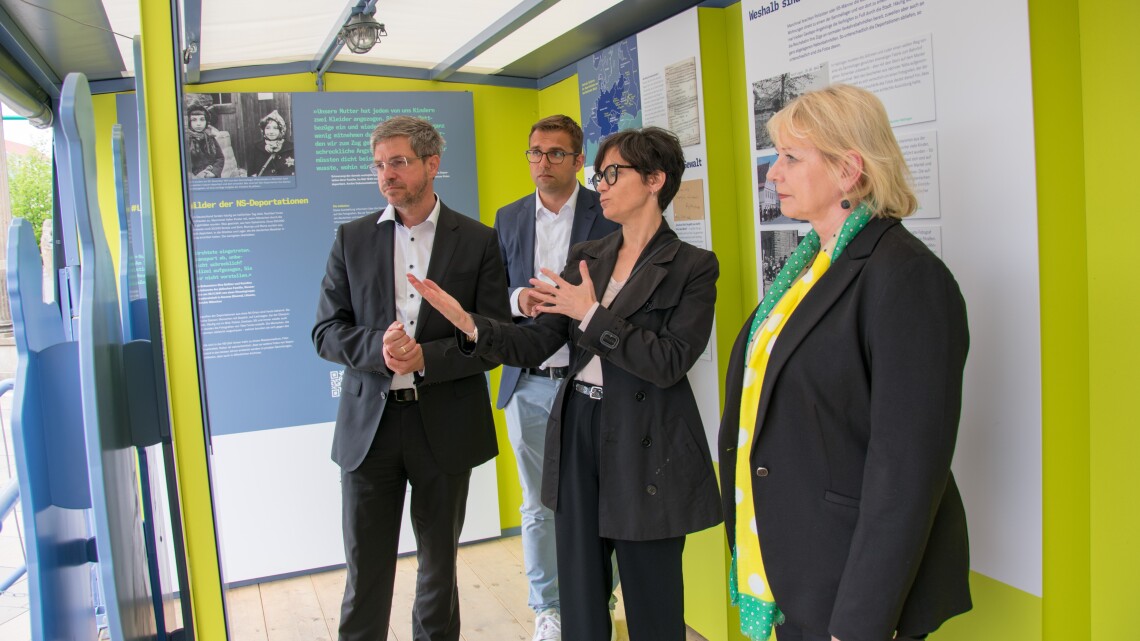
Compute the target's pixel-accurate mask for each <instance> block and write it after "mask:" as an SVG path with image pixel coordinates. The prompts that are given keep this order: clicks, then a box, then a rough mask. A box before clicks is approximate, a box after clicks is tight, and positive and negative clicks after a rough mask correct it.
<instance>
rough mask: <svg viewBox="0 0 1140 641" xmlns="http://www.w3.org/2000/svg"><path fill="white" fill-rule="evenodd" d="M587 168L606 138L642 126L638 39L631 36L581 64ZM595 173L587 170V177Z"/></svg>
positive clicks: (591, 163)
mask: <svg viewBox="0 0 1140 641" xmlns="http://www.w3.org/2000/svg"><path fill="white" fill-rule="evenodd" d="M578 83H579V87H580V95H581V100H582V132H583V134H584V135H585V147H586V166H587V167H591V166H592V165H593V163H594V155H595V154H596V153H597V151H598V145H599V143H600V141H601V140H602V139H603V138H605V137H606V136H608V135H610V134H612V133H614V132H617V131H621V130H622V129H631V128H636V127H640V126H641V80H640V78H639V77H638V73H637V36H630V37H629V38H626V39H625V40H622V41H621V42H618V43H617V44H614V45H611V46H609V47H606V48H605V49H602V50H601V51H599V52H597V53H595V54H594V55H592V56H590V57H589V58H584V59H582V60H581V61H579V62H578ZM592 173H593V172H592V171H591V170H589V169H587V171H586V174H587V175H591V174H592Z"/></svg>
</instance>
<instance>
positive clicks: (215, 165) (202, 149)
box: [182, 94, 235, 180]
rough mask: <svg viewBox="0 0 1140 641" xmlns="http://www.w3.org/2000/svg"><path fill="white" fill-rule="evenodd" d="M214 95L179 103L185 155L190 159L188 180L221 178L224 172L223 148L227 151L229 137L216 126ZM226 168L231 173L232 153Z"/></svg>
mask: <svg viewBox="0 0 1140 641" xmlns="http://www.w3.org/2000/svg"><path fill="white" fill-rule="evenodd" d="M214 95H217V94H214ZM214 95H211V94H187V95H186V96H184V97H183V99H182V107H183V109H184V110H185V127H186V129H185V131H184V134H185V138H186V152H187V154H188V156H189V159H190V167H189V168H188V169H187V171H188V172H189V174H190V179H191V180H198V179H207V178H221V177H223V176H224V175H225V172H226V169H227V160H226V154H225V152H224V151H223V148H224V149H225V150H229V149H230V135H229V133H227V132H226V131H224V130H221V129H219V128H218V127H217V126H216V124H217V122H216V120H217V113H218V112H217V110H216V109H214ZM228 166H229V169H230V170H231V171H233V170H234V169H235V163H234V160H233V152H232V151H230V154H229V161H228Z"/></svg>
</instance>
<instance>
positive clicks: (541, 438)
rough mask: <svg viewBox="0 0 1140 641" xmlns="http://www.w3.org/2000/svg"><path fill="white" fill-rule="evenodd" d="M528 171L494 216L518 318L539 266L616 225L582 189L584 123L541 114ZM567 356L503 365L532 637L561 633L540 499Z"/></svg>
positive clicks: (552, 639) (561, 260) (502, 402)
mask: <svg viewBox="0 0 1140 641" xmlns="http://www.w3.org/2000/svg"><path fill="white" fill-rule="evenodd" d="M529 143H530V146H529V148H528V149H527V151H526V158H527V160H528V161H530V176H531V178H532V179H533V180H534V184H535V187H536V191H535V192H534V193H531V194H527V195H526V196H524V197H522V198H520V199H519V200H516V201H515V202H513V203H511V204H509V205H507V206H505V207H503V208H502V209H500V210H499V213H498V214H497V215H496V216H495V231H496V232H498V236H499V247H500V249H501V250H502V255H503V264H504V265H506V267H507V279H508V281H509V284H508V292H509V294H510V299H511V314H512V315H513V316H514V319H515V322H516V323H518V324H527V323H530V322H531V321H532V319H533V317H534V316H535V311H534V307H535V300H534V299H533V298H531V296H530V294H531V291H532V290H531V287H530V279H531V278H534V277H536V276H537V277H540V278H545V277H544V276H542V275H541V274H540V272H539V269H540V268H542V267H546V268H548V269H551V270H554V271H556V272H559V271H561V270H562V268H563V266H564V265H565V264H566V255H567V253H568V252H569V250H570V246H571V245H574V244H577V243H580V242H583V241H586V240H594V239H597V238H601V237H603V236H605V235H607V234H609V233H611V232H613V231H617V229H618V225H617V224H616V223H613V222H611V221H609V220H607V219H606V218H605V217H604V216H602V208H601V205H599V204H598V194H597V193H596V192H593V191H591V190H589V189H583V188H582V186H581V184H579V183H578V178H577V174H578V172H579V171H580V170H581V169H582V163H583V161H584V156H583V154H582V128H581V127H579V126H578V123H576V122H574V120H573V119H571V118H569V117H567V116H562V115H557V116H549V117H547V118H543V119H542V120H539V121H538V122H536V123H535V124H534V125H533V126H532V127H531V130H530V141H529ZM569 364H570V350H569V347H567V346H563V347H562V349H561V350H559V351H558V353H556V354H555V355H553V356H551V357H550V358H548V359H547V360H546V362H544V363H542V365H541V366H540V367H534V368H527V369H520V368H517V367H504V368H503V376H502V379H501V381H500V383H499V400H498V403H497V407H498V408H499V409H502V410H504V414H505V415H506V418H507V435H508V437H509V438H510V441H511V447H512V448H513V449H514V452H515V458H516V460H517V461H518V470H519V484H520V485H521V486H522V506H521V507H520V508H519V511H520V512H521V513H522V545H523V562H524V564H525V566H526V574H527V581H528V582H529V584H530V593H529V597H528V602H529V604H530V607H531V608H533V609H534V611H535V614H536V618H535V631H534V641H558V640H559V639H561V633H560V630H561V615H560V602H559V595H558V565H557V560H556V558H555V557H556V554H555V549H554V539H555V537H554V512H552V511H551V510H550V509H549V508H547V507H546V506H544V505H543V504H542V500H541V497H540V494H541V486H542V460H543V452H544V448H545V443H546V424H547V420H548V419H549V417H550V408H551V404H552V403H553V402H554V396H555V394H556V393H557V391H558V387H559V385H560V384H561V382H562V379H563V378H564V377H565V376H566V373H567V366H568V365H569Z"/></svg>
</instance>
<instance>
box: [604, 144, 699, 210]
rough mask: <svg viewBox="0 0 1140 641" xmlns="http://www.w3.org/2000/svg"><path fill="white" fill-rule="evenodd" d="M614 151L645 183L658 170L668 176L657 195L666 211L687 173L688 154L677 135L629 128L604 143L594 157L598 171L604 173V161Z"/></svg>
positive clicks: (658, 200)
mask: <svg viewBox="0 0 1140 641" xmlns="http://www.w3.org/2000/svg"><path fill="white" fill-rule="evenodd" d="M611 149H617V152H618V153H619V154H621V157H622V158H624V159H625V161H626V162H627V163H629V164H631V165H633V166H634V167H636V168H637V173H639V174H641V179H642V180H643V181H644V180H645V179H646V178H647V177H648V176H649V175H650V174H652V173H653V172H655V171H661V172H664V173H665V184H664V185H663V186H662V187H661V191H659V192H657V204H658V205H660V206H661V211H665V208H666V207H668V206H669V203H670V202H672V201H673V196H676V195H677V191H678V190H679V189H680V188H681V176H682V175H684V173H685V152H684V151H682V150H681V141H680V140H679V139H678V138H677V136H676V134H674V133H673V132H671V131H669V130H667V129H662V128H661V127H645V128H643V129H626V130H625V131H619V132H617V133H616V134H611V135H609V136H607V137H606V138H605V139H604V140H602V144H601V146H600V147H598V154H597V155H596V156H594V171H595V172H600V171H601V170H602V161H603V160H604V159H605V157H606V154H607V153H608V152H609V151H610V150H611Z"/></svg>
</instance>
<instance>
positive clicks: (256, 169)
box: [183, 93, 296, 189]
mask: <svg viewBox="0 0 1140 641" xmlns="http://www.w3.org/2000/svg"><path fill="white" fill-rule="evenodd" d="M183 107H184V109H185V111H186V140H187V145H186V146H187V149H188V151H189V157H190V167H189V168H188V171H189V172H190V177H191V178H193V179H202V178H246V177H269V176H293V175H296V159H295V156H294V153H293V109H292V96H291V95H290V94H287V93H194V94H187V95H186V97H185V99H184V103H183ZM224 184H228V183H224ZM239 184H240V183H234V184H233V185H232V186H233V187H237V186H238V185H239ZM204 186H205V184H204V183H203V187H204ZM218 187H219V188H223V189H225V188H227V187H223V186H222V185H221V184H219V185H218ZM210 189H213V187H210Z"/></svg>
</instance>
